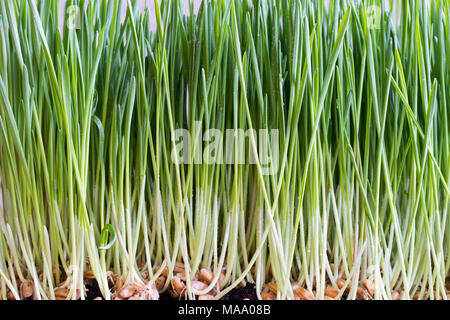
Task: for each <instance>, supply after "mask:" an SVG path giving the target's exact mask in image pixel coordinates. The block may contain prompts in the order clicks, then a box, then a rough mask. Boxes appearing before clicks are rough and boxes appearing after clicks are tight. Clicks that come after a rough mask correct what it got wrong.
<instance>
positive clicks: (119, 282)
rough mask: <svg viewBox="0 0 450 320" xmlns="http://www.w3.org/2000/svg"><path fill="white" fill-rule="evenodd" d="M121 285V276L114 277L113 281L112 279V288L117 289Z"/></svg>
mask: <svg viewBox="0 0 450 320" xmlns="http://www.w3.org/2000/svg"><path fill="white" fill-rule="evenodd" d="M122 286H123V280H122V277H116V279H115V281H114V289H115V290H116V291H119V290H120V288H122Z"/></svg>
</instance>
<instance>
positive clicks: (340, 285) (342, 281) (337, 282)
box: [336, 278, 345, 289]
mask: <svg viewBox="0 0 450 320" xmlns="http://www.w3.org/2000/svg"><path fill="white" fill-rule="evenodd" d="M336 284H337V286H338V287H339V289H342V288H343V287H344V285H345V280H344V279H342V278H339V279H337V280H336Z"/></svg>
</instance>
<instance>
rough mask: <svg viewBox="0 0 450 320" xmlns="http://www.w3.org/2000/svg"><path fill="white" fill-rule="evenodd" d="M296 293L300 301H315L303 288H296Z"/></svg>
mask: <svg viewBox="0 0 450 320" xmlns="http://www.w3.org/2000/svg"><path fill="white" fill-rule="evenodd" d="M296 292H297V294H298V295H299V297H300V300H315V298H314V296H313V294H312V293H311V292H309V291H308V290H306V289H305V288H303V287H298V288H297V291H296Z"/></svg>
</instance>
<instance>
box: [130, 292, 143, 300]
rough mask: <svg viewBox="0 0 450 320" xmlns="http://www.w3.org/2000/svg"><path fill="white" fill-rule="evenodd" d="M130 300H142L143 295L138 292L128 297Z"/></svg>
mask: <svg viewBox="0 0 450 320" xmlns="http://www.w3.org/2000/svg"><path fill="white" fill-rule="evenodd" d="M128 300H142V298H141V295H140V294H138V293H136V294H134V295H132V296H131V297H129V298H128Z"/></svg>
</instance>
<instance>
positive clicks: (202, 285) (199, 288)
mask: <svg viewBox="0 0 450 320" xmlns="http://www.w3.org/2000/svg"><path fill="white" fill-rule="evenodd" d="M191 287H192V288H193V289H194V290H197V291H202V290H205V289H206V288H207V287H208V285H207V284H206V283H204V282H201V281H195V280H194V281H192V282H191Z"/></svg>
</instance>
